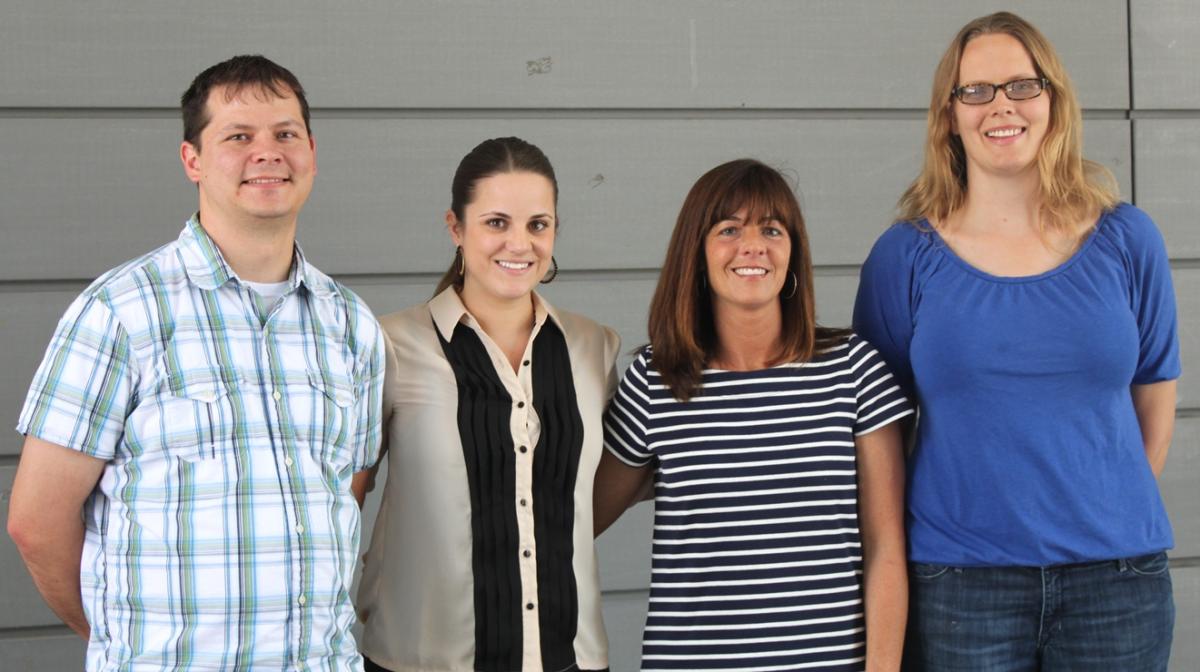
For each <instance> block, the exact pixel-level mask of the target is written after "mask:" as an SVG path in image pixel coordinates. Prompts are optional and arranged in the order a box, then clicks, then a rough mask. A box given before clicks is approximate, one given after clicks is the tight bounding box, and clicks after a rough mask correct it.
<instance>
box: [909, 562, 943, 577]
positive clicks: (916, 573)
mask: <svg viewBox="0 0 1200 672" xmlns="http://www.w3.org/2000/svg"><path fill="white" fill-rule="evenodd" d="M908 570H909V572H910V573H911V574H912V576H913V578H914V579H920V580H921V581H931V580H933V579H936V578H938V577H940V576H942V575H944V574H945V573H946V572H949V571H950V566H949V565H934V564H930V563H927V562H910V563H908Z"/></svg>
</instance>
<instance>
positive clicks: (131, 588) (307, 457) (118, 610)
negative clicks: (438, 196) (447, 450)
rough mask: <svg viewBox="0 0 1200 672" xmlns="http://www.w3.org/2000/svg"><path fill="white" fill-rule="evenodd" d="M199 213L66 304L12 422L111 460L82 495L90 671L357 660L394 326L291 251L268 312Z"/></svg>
mask: <svg viewBox="0 0 1200 672" xmlns="http://www.w3.org/2000/svg"><path fill="white" fill-rule="evenodd" d="M255 304H256V297H255V296H254V295H253V293H252V291H251V290H250V289H249V288H248V287H247V286H246V285H245V284H244V283H242V282H241V281H239V280H238V279H237V278H236V276H235V275H234V274H233V271H232V270H231V269H230V268H229V267H228V266H227V265H226V263H225V261H224V260H223V259H222V258H221V255H220V252H219V251H218V250H217V248H216V246H215V245H214V244H213V242H212V240H211V239H209V237H208V236H207V235H206V234H205V232H204V230H203V229H202V228H201V226H200V224H199V221H198V219H197V218H196V217H193V218H192V220H191V221H189V222H188V224H187V226H186V227H185V228H184V230H183V232H182V233H181V234H180V236H179V238H178V240H176V241H175V242H173V243H171V244H169V245H166V246H164V247H162V248H160V249H158V250H156V251H154V252H152V253H150V254H148V255H145V256H143V257H141V258H139V259H136V260H134V261H132V262H130V263H128V264H126V265H124V266H122V267H120V268H117V269H114V270H113V271H110V272H109V273H107V274H105V275H104V276H102V277H101V278H100V279H98V280H97V281H96V282H95V283H94V284H93V285H92V286H91V287H89V288H88V289H87V290H86V291H85V292H84V293H83V294H82V295H80V296H79V298H77V299H76V300H75V302H74V303H73V304H72V305H71V307H70V308H69V309H68V311H67V313H66V315H65V316H64V317H63V319H62V321H61V322H60V323H59V326H58V330H57V331H56V333H55V335H54V337H53V339H52V341H51V343H50V347H49V349H48V350H47V352H46V356H45V359H44V360H43V362H42V365H41V367H40V368H39V369H38V372H37V374H36V376H35V378H34V381H33V385H32V387H31V389H30V391H29V395H28V397H27V399H26V402H25V407H24V410H23V411H22V413H21V418H20V422H19V424H18V426H17V430H18V431H20V432H22V433H24V434H27V435H30V436H35V437H38V438H40V439H43V440H46V441H50V442H52V443H56V444H59V445H62V446H66V447H68V448H71V449H74V450H78V451H80V452H82V453H85V454H87V455H91V456H94V457H97V458H101V459H103V460H106V461H107V462H108V464H107V465H106V466H105V469H104V472H103V474H102V476H101V479H100V482H99V483H98V485H97V488H96V490H95V492H93V494H92V496H91V498H90V499H89V500H88V503H87V505H86V507H85V512H84V517H85V526H86V532H85V540H84V550H83V558H82V565H81V582H82V589H83V603H84V609H85V611H86V613H87V616H88V621H89V622H90V624H91V633H92V634H91V641H90V642H89V645H88V653H87V669H89V670H101V669H103V670H110V669H112V670H115V669H123V670H124V669H136V670H227V669H250V668H254V669H321V670H352V669H360V668H361V662H360V657H359V656H358V653H357V651H356V647H355V643H354V639H353V637H352V636H351V634H350V626H351V625H352V624H353V620H354V613H353V610H352V608H351V605H350V599H349V590H350V581H351V576H352V573H353V569H354V563H355V560H356V556H357V550H358V537H359V512H358V507H357V506H356V504H355V501H354V498H353V496H352V495H351V493H350V489H349V482H350V476H351V474H352V473H353V472H354V471H358V470H361V469H363V468H366V467H367V466H369V465H370V464H372V463H373V462H374V461H375V460H376V458H377V456H378V450H379V448H378V446H379V424H380V410H379V409H380V398H381V392H382V383H383V373H384V371H383V369H384V367H383V362H384V352H383V340H382V332H381V330H380V329H379V325H378V323H377V322H376V321H375V319H374V317H372V315H371V313H370V311H369V310H368V308H367V307H366V306H365V305H364V304H363V303H362V302H361V301H360V300H359V299H358V298H357V297H356V296H355V295H354V294H353V293H351V292H350V291H348V290H346V289H345V288H343V287H341V286H340V285H338V284H337V283H335V282H334V281H333V280H331V279H329V278H328V277H326V276H325V275H323V274H321V273H320V272H319V271H317V270H316V269H315V268H314V267H312V266H311V265H309V264H308V263H307V262H306V261H305V260H304V256H303V254H302V253H301V252H300V249H299V247H297V248H296V253H295V258H294V262H293V265H292V272H291V277H290V279H289V285H288V290H287V291H286V293H285V294H284V295H283V296H282V297H280V298H279V299H278V300H277V301H276V302H275V303H274V304H273V305H272V306H269V307H267V311H266V312H265V313H264V314H263V315H261V316H260V313H259V311H258V310H257V308H258V306H256V305H255Z"/></svg>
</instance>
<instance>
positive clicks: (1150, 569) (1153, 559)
mask: <svg viewBox="0 0 1200 672" xmlns="http://www.w3.org/2000/svg"><path fill="white" fill-rule="evenodd" d="M1125 564H1126V566H1128V567H1129V569H1130V570H1131V571H1132V572H1133V573H1134V574H1140V575H1142V576H1159V575H1160V574H1162V573H1164V572H1166V571H1167V567H1168V566H1169V564H1170V563H1169V562H1168V560H1167V552H1166V551H1162V552H1160V553H1151V554H1149V555H1139V556H1136V557H1132V558H1126V560H1125Z"/></svg>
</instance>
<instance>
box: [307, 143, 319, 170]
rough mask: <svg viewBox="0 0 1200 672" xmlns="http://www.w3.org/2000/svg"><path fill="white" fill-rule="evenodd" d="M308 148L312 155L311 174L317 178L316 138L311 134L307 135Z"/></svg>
mask: <svg viewBox="0 0 1200 672" xmlns="http://www.w3.org/2000/svg"><path fill="white" fill-rule="evenodd" d="M308 146H309V148H311V149H312V154H313V171H312V174H313V177H316V176H317V136H315V135H313V134H311V133H310V134H309V135H308Z"/></svg>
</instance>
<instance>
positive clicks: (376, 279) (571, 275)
mask: <svg viewBox="0 0 1200 672" xmlns="http://www.w3.org/2000/svg"><path fill="white" fill-rule="evenodd" d="M860 268H861V267H860V266H859V265H858V264H822V265H818V266H814V267H813V274H814V275H816V276H817V277H819V278H821V277H846V276H854V277H857V276H858V272H859V269H860ZM1171 268H1172V270H1177V271H1181V270H1196V269H1200V258H1187V259H1172V260H1171ZM658 271H659V269H657V268H583V269H571V270H568V269H565V268H564V269H562V270H561V271H560V272H559V277H560V278H562V279H563V280H566V281H570V282H586V281H589V280H652V279H654V278H655V277H656V276H657V275H658ZM332 275H333V277H334V278H335V279H336V280H338V281H339V282H343V283H346V284H351V285H420V284H430V283H433V282H436V281H437V280H438V279H439V278H441V276H442V274H441V272H440V271H438V272H430V273H333V274H332ZM92 280H94V278H45V279H8V280H5V279H0V293H3V292H61V291H79V290H81V289H83V288H84V287H86V286H87V285H89V284H91V282H92Z"/></svg>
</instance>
